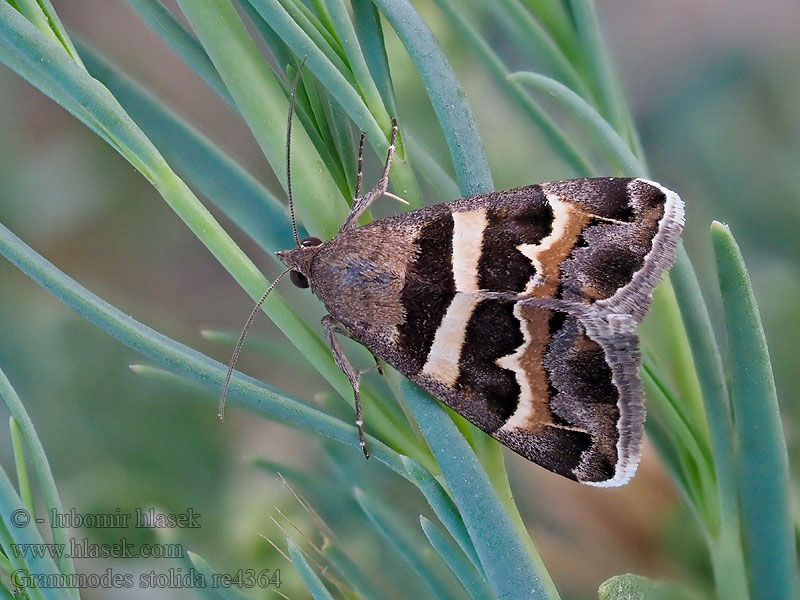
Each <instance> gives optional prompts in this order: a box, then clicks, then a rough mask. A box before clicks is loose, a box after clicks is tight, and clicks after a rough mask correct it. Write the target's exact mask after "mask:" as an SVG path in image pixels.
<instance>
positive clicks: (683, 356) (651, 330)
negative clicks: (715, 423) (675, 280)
mask: <svg viewBox="0 0 800 600" xmlns="http://www.w3.org/2000/svg"><path fill="white" fill-rule="evenodd" d="M671 282H672V279H671V277H670V275H667V276H665V277H664V278H663V280H662V282H661V284H660V285H659V286H658V287H657V288H656V290H655V292H654V294H653V305H652V310H651V313H650V315H648V318H647V319H646V320H645V323H644V326H643V329H644V333H645V335H646V338H645V340H644V341H645V342H646V347H651V348H653V349H657V350H658V352H654V354H655V356H657V357H658V358H659V360H658V365H659V368H658V370H659V371H660V372H661V373H662V374H663V376H662V380H663V381H664V383H667V382H668V383H669V384H671V385H672V386H673V387H674V388H675V391H676V392H677V393H676V394H675V396H676V397H679V398H680V399H681V401H680V402H678V403H675V404H674V406H675V410H677V411H678V413H679V414H680V415H681V418H682V419H683V420H684V421H685V422H687V423H691V425H692V431H693V433H694V436H695V437H696V438H697V440H698V441H699V442H700V447H701V448H703V452H704V453H705V455H706V458H707V459H708V460H709V462H710V461H711V446H710V442H709V433H708V423H707V421H706V414H705V412H704V407H703V403H702V400H701V398H702V390H701V388H700V383H699V381H698V378H697V371H696V368H695V364H694V362H692V350H691V347H690V345H689V341H688V339H687V333H686V327H685V325H684V323H683V320H682V319H681V313H680V310H678V304H677V301H676V299H675V293H674V290H673V289H672V283H671ZM712 529H713V527H712Z"/></svg>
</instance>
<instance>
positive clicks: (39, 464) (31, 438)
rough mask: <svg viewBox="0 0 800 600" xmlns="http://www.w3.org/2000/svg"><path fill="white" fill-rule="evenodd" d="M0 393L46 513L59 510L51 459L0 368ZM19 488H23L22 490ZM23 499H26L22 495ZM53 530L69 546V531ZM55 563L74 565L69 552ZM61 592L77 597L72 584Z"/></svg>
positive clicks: (66, 569)
mask: <svg viewBox="0 0 800 600" xmlns="http://www.w3.org/2000/svg"><path fill="white" fill-rule="evenodd" d="M0 396H2V397H3V399H4V400H5V403H6V406H7V407H8V412H10V413H11V416H12V417H13V418H14V421H15V422H16V424H17V425H18V426H19V430H20V433H21V436H22V439H23V440H24V442H25V446H26V448H27V450H28V454H29V455H30V459H31V464H32V465H33V470H34V471H35V472H36V478H37V480H38V482H39V488H40V489H41V490H42V495H43V496H44V501H45V506H46V507H47V510H48V514H49V511H51V510H53V511H55V512H57V513H59V514H62V513H63V512H64V509H63V505H62V504H61V497H60V496H59V493H58V489H57V488H56V483H55V479H54V478H53V472H52V471H51V470H50V463H49V461H48V460H47V455H46V454H45V451H44V448H43V447H42V443H41V441H39V436H38V435H37V434H36V429H35V428H34V427H33V421H31V418H30V417H29V416H28V412H27V411H26V410H25V407H24V406H23V404H22V401H21V400H20V399H19V396H18V395H17V392H16V391H14V388H13V387H12V386H11V382H10V381H9V380H8V378H7V377H6V375H5V373H4V372H3V371H2V370H0ZM20 491H21V492H22V490H20ZM27 493H28V494H30V489H28V491H27ZM23 501H25V497H24V495H23ZM30 501H31V500H30V498H28V500H27V501H25V502H26V503H27V502H30ZM7 514H10V513H5V514H4V518H5V517H6V516H7ZM30 527H32V528H33V529H35V528H36V526H35V524H34V522H33V521H32V522H31V525H30ZM52 533H53V542H54V543H56V544H64V546H65V547H69V546H68V544H69V534H68V531H67V530H66V529H64V528H60V527H55V528H53V529H52ZM56 564H57V565H58V570H59V572H60V573H62V574H65V575H72V574H74V573H75V565H74V564H73V562H72V559H71V558H70V557H69V555H66V556H59V557H57V559H56ZM64 594H65V595H66V596H67V597H70V598H75V599H77V598H79V596H78V592H77V589H75V588H67V589H65V590H64Z"/></svg>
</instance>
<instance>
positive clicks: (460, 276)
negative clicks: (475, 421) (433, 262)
mask: <svg viewBox="0 0 800 600" xmlns="http://www.w3.org/2000/svg"><path fill="white" fill-rule="evenodd" d="M487 223H488V219H487V216H486V210H485V209H481V210H468V211H463V212H454V213H453V257H452V265H453V279H454V280H455V284H456V294H455V296H453V300H452V301H451V302H450V306H448V307H447V312H446V313H445V315H444V318H443V319H442V322H441V323H439V328H438V329H437V330H436V335H435V336H434V338H433V344H431V349H430V351H429V352H428V358H427V360H426V361H425V365H424V366H423V367H422V372H423V373H425V374H426V375H430V376H431V377H434V378H435V379H438V380H439V381H441V382H442V383H444V384H445V385H448V386H454V385H455V383H456V381H457V380H458V376H459V373H460V369H459V366H458V363H459V360H460V358H461V349H462V348H463V346H464V340H465V339H466V337H467V324H468V323H469V319H470V317H471V316H472V313H473V312H474V311H475V307H476V306H478V302H479V300H478V299H477V298H475V297H474V296H472V295H469V294H463V293H459V292H472V291H475V290H478V289H480V288H479V283H478V263H479V262H480V259H481V248H482V246H483V231H484V229H485V228H486V224H487Z"/></svg>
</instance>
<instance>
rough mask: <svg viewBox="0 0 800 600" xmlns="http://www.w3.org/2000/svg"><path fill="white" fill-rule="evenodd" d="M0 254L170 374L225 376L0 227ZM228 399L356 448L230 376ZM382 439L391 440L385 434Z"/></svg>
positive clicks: (329, 427)
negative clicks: (65, 272)
mask: <svg viewBox="0 0 800 600" xmlns="http://www.w3.org/2000/svg"><path fill="white" fill-rule="evenodd" d="M0 254H2V255H4V256H5V257H6V258H8V259H9V260H10V261H11V262H12V263H13V264H15V265H16V266H17V267H19V268H20V269H21V270H22V271H23V272H24V273H26V274H27V275H28V276H29V277H31V279H33V280H34V281H36V282H37V283H38V284H39V285H41V286H42V287H44V288H45V289H46V290H48V291H49V292H51V293H52V294H53V295H54V296H56V297H57V298H59V299H60V300H61V301H62V302H63V303H64V304H66V305H67V306H69V307H71V308H72V309H73V310H75V311H76V312H77V313H78V314H80V315H81V316H83V317H84V318H86V319H87V320H89V321H91V322H92V323H94V324H95V325H97V326H98V327H100V328H101V329H103V330H104V331H106V332H108V333H109V334H110V335H111V336H113V337H115V338H117V339H118V340H120V341H121V342H122V343H124V344H126V345H127V346H130V347H131V348H133V349H134V350H136V351H137V352H140V353H141V354H143V355H144V356H147V357H148V358H151V359H153V360H156V361H158V362H161V363H163V364H165V365H166V366H167V367H168V368H170V369H171V370H173V371H176V372H178V373H181V374H183V375H184V376H188V377H189V378H191V379H194V380H197V381H199V382H201V383H203V384H204V385H207V386H211V387H212V388H214V389H216V390H218V389H219V386H220V385H221V383H222V381H223V380H224V378H225V373H226V371H227V367H226V366H225V365H222V364H220V363H218V362H217V361H215V360H212V359H211V358H209V357H207V356H205V355H203V354H201V353H199V352H197V351H195V350H193V349H191V348H188V347H187V346H184V345H183V344H180V343H178V342H176V341H174V340H172V339H170V338H168V337H166V336H164V335H162V334H160V333H158V332H157V331H154V330H153V329H150V328H149V327H146V326H145V325H142V324H141V323H139V322H137V321H136V320H134V319H133V318H132V317H130V316H128V315H126V314H124V313H123V312H121V311H120V310H118V309H116V308H114V307H113V306H111V305H110V304H108V303H107V302H105V301H104V300H102V299H101V298H99V297H97V296H96V295H94V294H92V293H91V292H89V291H88V290H87V289H85V288H84V287H82V286H81V285H79V284H78V283H77V282H75V281H74V280H72V279H71V278H70V277H68V276H67V275H65V274H64V273H62V272H61V271H59V270H58V269H57V268H56V267H54V266H53V265H52V264H50V263H49V262H48V261H46V260H45V259H44V258H42V257H41V256H39V255H38V254H36V253H35V252H34V251H33V250H31V249H30V248H29V247H28V246H26V245H25V244H24V243H23V242H22V241H21V240H20V239H19V238H17V237H16V236H15V235H14V234H13V233H11V232H10V231H9V230H8V229H7V228H6V227H4V226H3V225H0ZM230 397H231V398H232V399H234V400H235V399H239V401H240V402H241V403H242V405H243V406H245V407H246V408H248V409H250V410H254V411H256V412H259V413H261V414H263V415H264V416H266V417H269V418H273V419H276V420H279V421H281V422H285V423H291V424H294V425H295V426H297V427H299V428H301V429H307V430H311V431H316V432H317V433H321V434H323V435H327V436H328V437H331V438H332V439H335V440H337V441H339V442H342V443H345V444H349V445H351V446H354V447H355V446H357V445H358V436H357V431H356V428H355V426H353V425H349V424H346V423H343V422H342V421H340V420H339V419H337V418H335V417H333V416H331V415H328V414H326V413H324V412H322V411H320V410H318V409H315V408H313V407H310V406H308V405H306V404H304V403H302V402H299V401H297V400H295V399H293V398H290V397H289V396H287V395H285V394H283V393H281V392H279V391H276V390H275V389H274V388H272V387H270V386H267V385H266V384H263V383H261V382H259V381H257V380H255V379H253V378H251V377H247V376H245V375H240V374H235V375H234V377H233V378H232V379H231V385H230ZM400 433H402V432H400ZM387 436H389V437H391V432H389V433H387ZM369 444H370V449H371V451H372V456H373V457H375V458H376V459H377V460H379V461H380V462H383V463H384V464H386V465H387V466H388V467H389V468H391V469H392V470H394V471H396V472H397V473H399V474H400V475H401V476H403V477H404V478H408V475H407V471H406V467H405V465H404V463H403V461H402V459H401V456H400V455H399V454H398V453H397V452H395V451H394V450H392V449H391V448H389V447H388V446H386V445H385V444H384V443H383V442H381V441H379V440H377V439H373V438H370V441H369ZM405 446H406V447H405V448H404V451H405V452H406V453H407V454H408V455H410V456H413V457H414V458H416V459H418V460H419V461H420V462H421V463H422V464H425V465H426V466H428V467H430V468H435V467H434V466H433V465H432V463H431V459H430V457H429V455H426V454H425V452H423V451H421V450H420V449H419V446H418V445H417V444H416V442H415V441H414V440H413V438H412V441H410V442H408V443H406V444H405Z"/></svg>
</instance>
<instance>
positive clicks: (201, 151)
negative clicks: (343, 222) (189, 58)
mask: <svg viewBox="0 0 800 600" xmlns="http://www.w3.org/2000/svg"><path fill="white" fill-rule="evenodd" d="M78 48H79V50H80V53H81V54H82V55H83V57H84V60H85V62H86V66H87V69H88V71H89V73H90V74H91V75H92V76H93V77H96V78H97V79H98V80H100V81H102V82H103V84H104V85H105V86H106V87H107V88H108V89H109V90H110V91H111V93H112V94H114V97H115V98H116V99H117V100H118V101H119V102H120V104H121V105H122V107H123V108H124V109H125V111H126V112H127V113H128V114H129V115H130V116H131V118H132V119H134V120H135V121H136V123H137V125H139V127H141V128H142V131H143V132H144V133H145V134H146V135H147V136H148V138H149V139H150V140H151V141H152V142H153V144H155V145H156V146H157V147H158V149H159V151H160V152H161V153H162V154H163V155H164V158H165V159H167V160H168V161H169V163H170V164H171V165H173V166H174V167H175V168H176V169H177V170H178V171H179V172H180V173H181V174H182V175H183V176H184V178H185V179H186V180H187V181H188V182H189V183H190V184H191V185H193V186H194V187H195V188H196V189H197V190H199V191H200V192H201V193H202V194H203V195H204V196H205V197H206V198H208V199H209V200H210V201H211V202H213V203H214V204H215V205H217V206H218V207H219V208H220V209H221V210H222V211H223V212H224V213H225V215H226V216H227V217H228V218H230V219H231V220H232V221H233V222H234V223H235V224H236V225H238V226H239V227H240V228H241V229H242V230H243V231H244V232H245V233H247V234H248V235H249V236H250V237H251V238H252V239H253V240H254V241H255V242H256V243H258V244H259V245H260V246H261V247H262V248H263V249H264V250H266V251H267V252H269V253H270V256H271V257H273V258H274V259H275V261H276V262H279V261H278V258H277V257H276V256H274V255H273V254H272V253H273V252H275V251H277V250H280V249H284V248H291V247H292V246H294V244H295V242H294V238H293V237H292V226H291V223H290V221H289V217H288V215H287V214H286V207H285V206H284V204H283V203H282V202H281V201H280V200H278V199H277V198H276V197H275V196H274V195H273V194H272V193H271V192H270V191H269V190H268V189H267V188H265V187H264V186H263V185H262V184H261V183H260V182H259V181H258V180H256V179H255V177H253V176H252V175H250V173H248V172H247V171H245V170H244V169H243V168H242V167H241V165H239V164H238V163H236V162H235V161H233V160H232V159H231V158H230V157H229V156H228V155H227V154H225V153H224V152H222V150H220V149H219V148H218V147H217V146H216V145H214V144H213V143H212V142H211V140H209V139H208V138H206V137H205V136H204V135H203V134H201V133H200V132H199V131H197V130H196V129H195V128H194V127H192V126H191V125H190V124H189V123H187V122H186V121H184V120H183V119H182V118H181V117H179V116H178V115H177V114H176V113H174V112H173V111H171V110H169V109H168V108H167V107H166V106H165V105H164V104H163V103H161V102H159V101H158V99H156V98H155V97H154V96H152V95H151V94H150V93H149V92H147V91H146V90H145V89H144V88H143V87H141V86H140V85H139V84H138V83H136V82H135V81H133V80H132V79H131V78H129V77H128V76H126V75H125V74H124V73H122V72H121V71H120V70H119V69H118V68H117V67H115V66H114V65H112V64H111V63H109V62H107V61H106V60H105V58H104V57H103V56H102V55H101V54H99V53H98V52H96V51H95V50H93V49H92V48H90V47H88V46H85V45H83V44H81V43H80V40H79V42H78ZM301 235H302V233H301Z"/></svg>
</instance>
